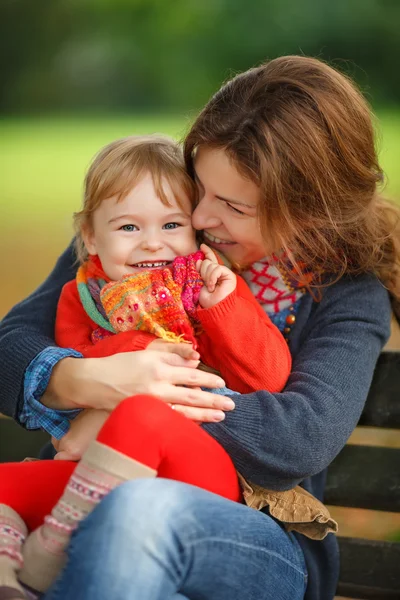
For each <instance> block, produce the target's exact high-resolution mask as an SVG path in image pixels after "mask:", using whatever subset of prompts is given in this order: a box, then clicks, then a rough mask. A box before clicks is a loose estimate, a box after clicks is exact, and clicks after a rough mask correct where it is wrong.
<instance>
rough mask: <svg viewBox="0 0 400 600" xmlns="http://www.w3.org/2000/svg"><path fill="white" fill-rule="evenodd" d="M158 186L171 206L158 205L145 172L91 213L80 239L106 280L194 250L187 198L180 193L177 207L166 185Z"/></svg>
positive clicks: (193, 235) (160, 265) (164, 261)
mask: <svg viewBox="0 0 400 600" xmlns="http://www.w3.org/2000/svg"><path fill="white" fill-rule="evenodd" d="M163 188H164V192H165V194H166V196H167V199H168V201H169V202H170V204H171V206H165V204H163V203H162V201H161V199H160V198H159V197H158V195H157V192H156V190H155V188H154V184H153V180H152V177H151V175H150V174H147V175H145V176H144V177H143V178H142V179H141V180H140V181H139V182H138V183H137V184H136V185H135V186H134V187H133V188H132V189H131V191H130V192H129V194H127V196H125V198H123V199H122V200H120V201H118V199H117V197H113V198H108V199H107V200H104V201H103V202H102V203H101V204H100V206H99V208H98V209H97V210H96V211H95V212H94V215H93V221H92V226H91V228H90V231H87V232H86V233H85V232H83V238H84V242H85V245H86V249H87V251H88V252H89V254H97V255H98V257H99V259H100V261H101V264H102V267H103V269H104V272H105V273H106V275H107V276H108V277H109V278H110V279H111V280H113V281H118V280H119V279H121V277H123V276H124V275H128V274H131V273H138V272H140V271H142V270H145V271H147V270H149V269H152V268H153V269H157V268H161V267H165V266H168V265H169V264H171V262H172V261H173V260H174V258H176V257H177V256H186V255H187V254H191V253H192V252H195V251H196V250H197V246H196V236H195V233H196V232H195V230H194V229H193V227H192V224H191V220H190V217H191V208H192V207H191V202H190V199H189V198H188V197H187V196H185V195H184V194H183V192H182V196H181V198H180V200H181V205H182V207H183V208H181V207H180V206H179V205H178V204H177V201H176V199H175V196H174V194H173V192H172V190H171V188H170V186H169V185H168V183H167V181H164V184H163Z"/></svg>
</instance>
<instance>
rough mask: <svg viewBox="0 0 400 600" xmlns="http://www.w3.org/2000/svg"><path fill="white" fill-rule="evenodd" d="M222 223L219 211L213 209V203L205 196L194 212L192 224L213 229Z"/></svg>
mask: <svg viewBox="0 0 400 600" xmlns="http://www.w3.org/2000/svg"><path fill="white" fill-rule="evenodd" d="M220 224H221V219H220V218H219V216H218V214H217V212H216V211H215V210H213V203H211V202H209V201H208V200H207V199H206V198H205V197H203V198H202V199H201V200H200V202H199V203H198V205H197V206H196V208H195V209H194V211H193V214H192V225H193V227H194V228H195V229H198V230H201V229H213V228H214V227H218V226H219V225H220Z"/></svg>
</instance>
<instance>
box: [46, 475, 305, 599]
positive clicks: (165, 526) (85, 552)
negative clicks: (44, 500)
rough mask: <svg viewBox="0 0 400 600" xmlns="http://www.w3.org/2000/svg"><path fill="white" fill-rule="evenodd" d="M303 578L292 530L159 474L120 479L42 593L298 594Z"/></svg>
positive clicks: (126, 595) (271, 596) (302, 589)
mask: <svg viewBox="0 0 400 600" xmlns="http://www.w3.org/2000/svg"><path fill="white" fill-rule="evenodd" d="M306 582H307V574H306V567H305V563H304V557H303V553H302V551H301V549H300V547H299V545H298V543H297V541H296V539H295V537H294V536H293V535H292V534H288V533H286V532H285V531H284V530H283V529H282V528H281V527H280V526H279V525H278V524H277V523H276V522H275V521H274V520H273V519H272V518H271V517H269V516H267V515H265V514H263V513H260V512H258V511H255V510H252V509H249V508H248V507H246V506H244V505H243V504H240V503H233V502H228V501H227V500H225V499H224V498H221V497H219V496H216V495H214V494H209V493H207V492H205V491H203V490H201V489H198V488H196V487H193V486H188V485H184V484H181V483H178V482H174V481H168V480H165V479H155V480H148V481H134V482H129V483H125V484H124V485H122V486H120V487H119V488H118V489H117V490H114V491H113V492H112V493H111V494H110V495H109V496H108V497H107V498H105V500H104V501H103V502H102V503H101V504H100V505H99V506H98V507H97V508H96V509H95V511H94V512H93V513H92V514H91V515H90V516H89V517H88V519H86V520H85V522H84V523H82V524H81V525H80V526H79V529H78V530H77V531H76V533H75V534H74V537H73V539H72V541H71V544H70V546H69V548H68V561H67V564H66V567H65V570H64V571H63V573H62V574H61V576H60V578H59V579H58V580H57V581H56V583H55V584H54V586H53V587H52V589H51V590H50V591H49V592H48V593H47V594H46V596H45V599H44V600H63V599H64V598H74V600H92V598H93V599H96V600H108V599H109V598H113V599H114V600H125V599H126V598H129V597H132V598H140V599H141V600H175V599H176V598H177V594H182V595H183V596H184V597H187V598H196V600H209V599H210V598H212V599H213V600H242V598H246V600H301V599H302V598H304V593H305V588H306ZM178 597H179V596H178Z"/></svg>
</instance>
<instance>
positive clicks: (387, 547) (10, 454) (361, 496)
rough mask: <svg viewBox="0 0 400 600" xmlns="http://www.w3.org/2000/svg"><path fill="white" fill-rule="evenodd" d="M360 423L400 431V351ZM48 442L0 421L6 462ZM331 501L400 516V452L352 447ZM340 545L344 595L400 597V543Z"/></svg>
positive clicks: (336, 467) (347, 541)
mask: <svg viewBox="0 0 400 600" xmlns="http://www.w3.org/2000/svg"><path fill="white" fill-rule="evenodd" d="M359 425H360V426H368V427H385V428H391V429H400V352H385V353H383V354H382V355H381V357H380V359H379V362H378V365H377V368H376V371H375V375H374V380H373V383H372V387H371V390H370V393H369V396H368V400H367V403H366V406H365V410H364V412H363V414H362V417H361V419H360V423H359ZM399 435H400V434H399ZM48 439H49V438H48V436H47V435H46V434H45V433H43V432H26V431H24V430H23V429H22V428H21V427H19V426H18V425H16V424H15V423H14V422H13V421H11V420H10V419H0V461H2V462H4V461H17V460H21V459H23V458H24V457H25V456H37V455H38V452H39V450H40V448H41V447H42V446H43V445H44V444H45V442H46V441H47V440H48ZM325 501H326V503H327V504H330V505H334V506H345V507H352V508H366V509H373V510H381V511H385V512H388V511H392V512H400V448H399V449H394V448H381V447H369V446H355V445H348V446H346V447H345V448H344V449H343V451H342V452H341V453H340V454H339V456H338V457H337V458H336V459H335V460H334V462H333V463H332V465H331V466H330V468H329V471H328V479H327V488H326V496H325ZM339 525H340V523H339ZM339 544H340V551H341V570H340V581H339V586H338V591H337V593H338V594H339V595H341V596H346V597H348V598H360V599H364V600H370V599H371V600H372V599H373V600H389V599H394V598H397V599H400V543H399V542H382V541H373V540H365V539H356V538H344V537H339Z"/></svg>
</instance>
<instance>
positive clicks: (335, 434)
mask: <svg viewBox="0 0 400 600" xmlns="http://www.w3.org/2000/svg"><path fill="white" fill-rule="evenodd" d="M305 300H306V301H307V300H308V301H309V303H308V304H307V303H306V304H305V306H306V308H308V309H310V314H309V315H307V317H308V320H307V322H306V323H305V325H303V328H302V330H301V332H300V335H301V337H299V338H298V339H297V341H296V344H299V349H298V350H296V353H295V355H294V360H293V368H292V373H291V375H290V377H289V381H288V384H287V386H286V388H285V390H284V391H283V392H282V393H280V394H279V393H278V394H272V393H270V392H267V391H260V392H257V393H254V394H248V395H242V396H239V395H237V396H234V399H235V404H236V409H235V410H234V411H232V412H231V413H228V414H227V416H226V419H225V421H224V422H221V423H218V424H217V423H215V424H207V425H204V427H205V429H206V430H207V431H208V432H209V433H210V434H211V435H212V436H213V437H214V438H215V439H216V440H217V441H218V442H220V443H221V444H222V446H224V448H225V449H226V451H227V452H228V453H229V455H230V456H231V458H232V459H233V461H234V463H235V466H236V468H237V469H238V471H239V472H240V473H241V474H242V475H243V476H244V477H245V478H246V479H247V480H249V481H252V482H254V483H256V484H259V485H261V486H263V487H266V488H268V489H275V490H287V489H291V488H293V487H295V486H296V485H298V484H299V483H300V482H301V481H303V480H304V479H306V478H307V477H309V476H312V475H314V474H317V473H319V472H321V471H322V470H324V469H325V468H326V467H327V466H328V465H329V464H330V462H331V461H332V460H333V459H334V458H335V456H336V455H337V454H338V453H339V452H340V450H341V449H342V447H343V446H344V444H345V443H346V441H347V439H348V437H349V436H350V434H351V432H352V431H353V429H354V427H355V426H356V425H357V422H358V419H359V417H360V415H361V412H362V409H363V406H364V403H365V400H366V397H367V393H368V390H369V387H370V384H371V380H372V375H373V371H374V368H375V364H376V361H377V359H378V356H379V354H380V352H381V350H382V347H383V345H384V344H385V343H386V341H387V339H388V337H389V334H390V316H391V309H390V302H389V297H388V293H387V291H386V290H385V289H384V288H383V286H382V285H381V283H380V282H379V281H378V280H377V279H376V278H375V277H373V276H368V275H365V276H360V277H358V278H354V277H353V278H350V277H349V278H343V279H342V280H340V281H339V282H338V283H336V284H334V285H333V286H331V287H329V288H327V289H325V290H324V294H323V299H322V301H321V302H320V303H319V304H315V303H312V301H311V298H305ZM310 307H311V308H310ZM297 320H298V322H299V321H300V313H299V314H298V318H297ZM299 327H300V324H299ZM295 331H296V329H295V328H294V329H293V334H294V333H295Z"/></svg>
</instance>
